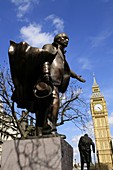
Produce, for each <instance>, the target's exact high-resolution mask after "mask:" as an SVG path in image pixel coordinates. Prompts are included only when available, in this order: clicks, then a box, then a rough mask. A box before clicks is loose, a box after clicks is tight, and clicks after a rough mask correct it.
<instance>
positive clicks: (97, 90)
mask: <svg viewBox="0 0 113 170" xmlns="http://www.w3.org/2000/svg"><path fill="white" fill-rule="evenodd" d="M92 97H94V98H97V97H102V94H101V93H100V88H99V85H98V84H97V82H96V78H95V75H94V73H93V86H92Z"/></svg>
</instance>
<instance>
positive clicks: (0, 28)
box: [0, 0, 113, 160]
mask: <svg viewBox="0 0 113 170" xmlns="http://www.w3.org/2000/svg"><path fill="white" fill-rule="evenodd" d="M60 32H66V33H67V34H68V36H69V40H70V41H69V45H68V47H67V53H66V56H67V61H68V62H69V65H70V67H71V69H72V70H74V71H75V72H76V73H77V74H80V75H82V76H83V77H84V78H85V79H86V83H85V84H82V83H80V82H77V83H78V85H79V86H81V87H82V88H83V96H84V98H85V100H86V101H87V102H89V100H90V96H91V93H92V85H93V73H95V77H96V80H97V83H98V84H99V86H100V90H101V92H102V94H103V95H104V97H105V100H106V102H107V108H108V113H109V123H110V128H111V134H112V137H113V76H112V72H113V0H4V1H3V0H2V1H1V3H0V62H1V64H4V61H6V63H8V55H7V52H8V48H9V41H10V40H13V41H16V42H20V41H26V42H28V43H29V44H30V45H31V46H36V47H42V46H43V45H44V44H46V43H51V42H52V41H53V37H54V36H55V34H56V33H60ZM5 66H6V67H8V64H5ZM59 131H61V132H62V133H65V134H66V136H67V141H68V142H69V143H70V144H71V145H72V146H73V147H74V150H75V156H76V158H77V160H79V156H78V150H77V143H78V139H79V137H80V136H81V135H82V134H81V132H80V131H78V130H77V129H76V128H75V126H74V125H72V123H71V124H70V123H65V125H63V126H62V127H61V129H59Z"/></svg>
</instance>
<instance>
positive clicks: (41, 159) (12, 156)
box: [1, 137, 73, 170]
mask: <svg viewBox="0 0 113 170" xmlns="http://www.w3.org/2000/svg"><path fill="white" fill-rule="evenodd" d="M72 167H73V149H72V147H71V146H70V145H69V144H68V143H67V142H66V141H65V140H63V139H61V138H60V137H52V138H37V139H27V140H15V141H6V142H4V144H3V151H2V165H1V170H72Z"/></svg>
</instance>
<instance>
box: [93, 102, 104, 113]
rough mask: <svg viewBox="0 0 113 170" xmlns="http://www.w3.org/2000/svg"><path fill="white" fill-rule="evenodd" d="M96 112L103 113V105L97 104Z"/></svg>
mask: <svg viewBox="0 0 113 170" xmlns="http://www.w3.org/2000/svg"><path fill="white" fill-rule="evenodd" d="M94 110H95V111H98V112H100V111H102V105H101V104H96V105H95V106H94Z"/></svg>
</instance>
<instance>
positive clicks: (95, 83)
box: [93, 73, 98, 86]
mask: <svg viewBox="0 0 113 170" xmlns="http://www.w3.org/2000/svg"><path fill="white" fill-rule="evenodd" d="M93 86H98V84H97V82H96V78H95V74H94V73H93Z"/></svg>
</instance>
